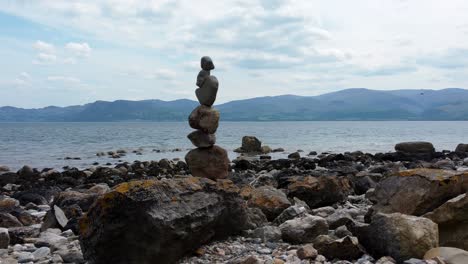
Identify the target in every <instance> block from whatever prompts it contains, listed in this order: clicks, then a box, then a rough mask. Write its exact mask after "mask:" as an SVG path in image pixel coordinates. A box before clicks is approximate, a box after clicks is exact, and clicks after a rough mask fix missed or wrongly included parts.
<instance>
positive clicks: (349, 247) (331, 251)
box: [314, 236, 365, 260]
mask: <svg viewBox="0 0 468 264" xmlns="http://www.w3.org/2000/svg"><path fill="white" fill-rule="evenodd" d="M314 245H315V247H316V248H317V250H318V252H319V253H320V254H321V255H323V256H325V257H326V258H327V259H342V260H354V259H358V258H360V257H361V256H362V255H364V253H365V250H364V248H363V247H362V246H361V244H359V240H358V238H357V237H353V236H346V237H344V238H340V239H337V240H333V241H330V242H328V241H324V243H314Z"/></svg>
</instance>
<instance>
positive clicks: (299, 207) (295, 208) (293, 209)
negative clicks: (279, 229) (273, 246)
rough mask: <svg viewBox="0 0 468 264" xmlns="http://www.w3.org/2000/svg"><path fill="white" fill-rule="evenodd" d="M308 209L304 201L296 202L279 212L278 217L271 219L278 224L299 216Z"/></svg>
mask: <svg viewBox="0 0 468 264" xmlns="http://www.w3.org/2000/svg"><path fill="white" fill-rule="evenodd" d="M308 210H309V206H307V204H305V203H303V204H302V203H296V204H294V205H292V206H290V207H288V208H286V209H285V210H283V212H281V214H280V215H278V217H276V218H275V220H274V221H273V222H274V223H276V224H278V225H280V224H282V223H284V222H286V221H288V220H291V219H294V218H296V217H299V216H303V215H305V214H306V213H307V211H308Z"/></svg>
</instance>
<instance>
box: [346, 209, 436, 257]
mask: <svg viewBox="0 0 468 264" xmlns="http://www.w3.org/2000/svg"><path fill="white" fill-rule="evenodd" d="M352 232H353V234H355V235H357V237H358V238H359V241H360V242H361V243H362V244H363V245H364V247H365V248H366V249H367V250H368V251H369V252H370V253H372V256H377V257H381V256H391V257H393V258H394V259H395V260H396V261H397V262H403V261H405V260H407V259H410V258H419V259H421V258H422V257H423V256H424V254H425V253H426V252H427V251H428V250H429V249H431V248H435V247H438V246H439V243H438V241H439V232H438V227H437V224H436V223H434V222H433V221H431V220H430V219H428V218H425V217H417V216H411V215H404V214H400V213H393V214H383V213H378V214H376V215H374V216H373V217H372V221H371V223H370V224H369V225H361V226H359V227H357V228H355V229H353V230H352Z"/></svg>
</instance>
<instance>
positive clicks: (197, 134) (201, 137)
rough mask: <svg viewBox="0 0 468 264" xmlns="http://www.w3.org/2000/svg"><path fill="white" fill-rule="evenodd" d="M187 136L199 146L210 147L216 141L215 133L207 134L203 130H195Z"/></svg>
mask: <svg viewBox="0 0 468 264" xmlns="http://www.w3.org/2000/svg"><path fill="white" fill-rule="evenodd" d="M187 137H188V139H190V141H192V144H193V145H195V147H197V148H209V147H212V146H213V145H214V144H215V143H216V135H215V134H207V133H205V132H203V131H201V130H197V131H193V132H192V133H190V134H188V136H187Z"/></svg>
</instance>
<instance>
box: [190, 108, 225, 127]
mask: <svg viewBox="0 0 468 264" xmlns="http://www.w3.org/2000/svg"><path fill="white" fill-rule="evenodd" d="M189 124H190V127H192V128H194V129H200V130H202V131H203V132H205V133H208V134H214V133H215V132H216V130H217V129H218V125H219V112H218V110H216V109H214V108H211V107H208V106H206V105H200V106H198V107H197V108H195V109H194V110H193V111H192V113H191V114H190V116H189Z"/></svg>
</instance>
